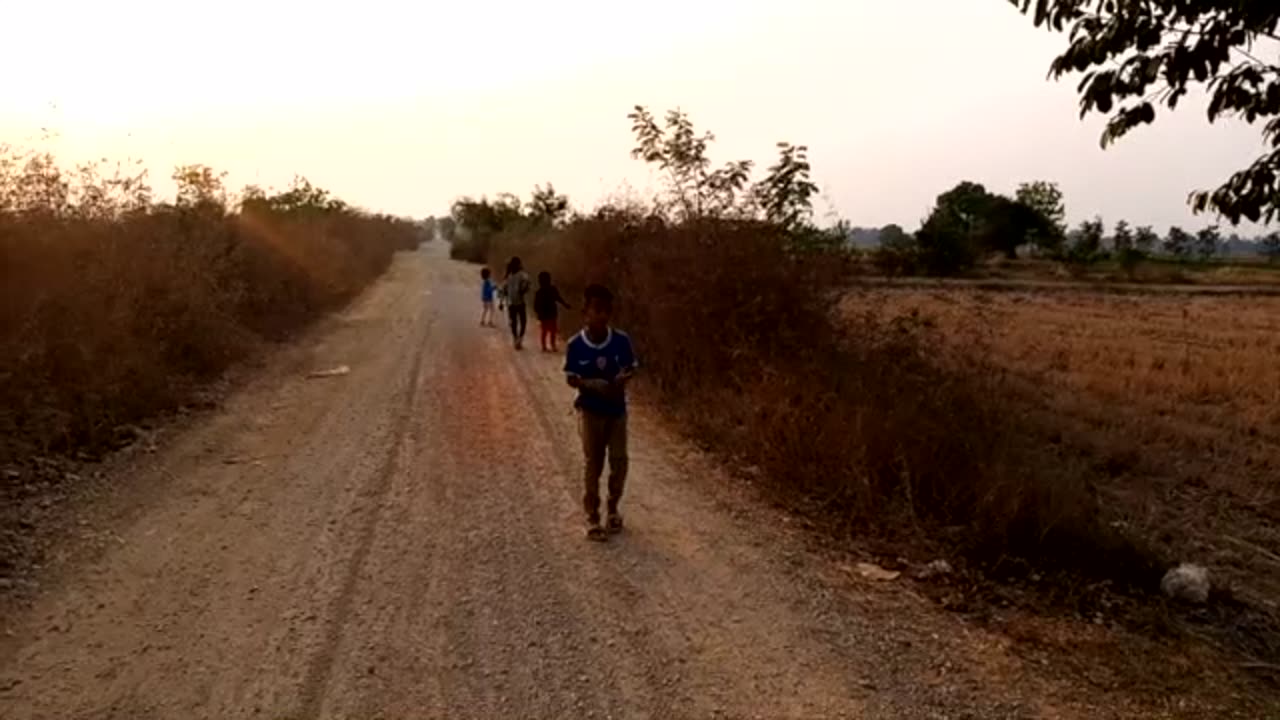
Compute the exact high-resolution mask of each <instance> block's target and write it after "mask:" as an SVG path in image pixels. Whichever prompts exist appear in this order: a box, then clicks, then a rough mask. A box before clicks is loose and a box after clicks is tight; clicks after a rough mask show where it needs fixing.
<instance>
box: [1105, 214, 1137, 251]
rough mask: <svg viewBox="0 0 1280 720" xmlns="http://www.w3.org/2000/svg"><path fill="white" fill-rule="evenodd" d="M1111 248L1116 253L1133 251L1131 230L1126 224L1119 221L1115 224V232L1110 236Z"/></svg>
mask: <svg viewBox="0 0 1280 720" xmlns="http://www.w3.org/2000/svg"><path fill="white" fill-rule="evenodd" d="M1111 247H1112V248H1113V249H1114V250H1116V251H1117V252H1119V251H1123V250H1133V249H1134V243H1133V229H1132V228H1131V227H1129V223H1128V222H1126V221H1124V220H1121V221H1120V222H1117V223H1116V229H1115V232H1114V233H1112V235H1111Z"/></svg>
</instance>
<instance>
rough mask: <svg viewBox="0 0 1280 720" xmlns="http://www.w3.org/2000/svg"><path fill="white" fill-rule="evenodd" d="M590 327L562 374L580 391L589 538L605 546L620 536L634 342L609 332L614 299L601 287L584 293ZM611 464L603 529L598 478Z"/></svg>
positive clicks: (570, 351)
mask: <svg viewBox="0 0 1280 720" xmlns="http://www.w3.org/2000/svg"><path fill="white" fill-rule="evenodd" d="M584 300H585V302H584V303H583V314H584V315H585V318H586V327H584V328H583V329H582V332H580V333H578V334H577V335H575V336H574V337H573V339H572V340H570V341H569V346H568V348H567V350H566V352H565V360H564V372H565V376H566V377H567V378H568V381H569V386H570V387H573V388H575V389H577V391H578V398H577V400H576V401H575V402H574V407H575V408H577V409H578V432H579V434H580V435H581V439H582V454H583V461H584V468H583V481H584V484H585V493H584V494H583V498H582V507H583V510H584V511H585V512H586V515H587V538H588V539H590V540H596V541H604V540H607V539H608V533H610V532H615V533H616V532H620V531H621V530H622V515H621V514H619V513H618V501H619V500H621V499H622V490H623V487H624V486H625V485H626V481H627V394H626V387H627V382H628V381H629V380H630V379H631V377H632V375H633V373H634V372H635V369H636V366H637V362H636V357H635V352H634V350H633V349H632V347H631V338H630V337H628V336H627V334H626V333H624V332H622V331H621V330H617V329H615V328H613V327H610V325H609V320H610V318H611V317H612V315H613V293H611V292H609V289H608V288H606V287H604V286H603V285H591V286H589V287H587V290H586V292H585V293H584ZM606 455H607V456H608V459H609V496H608V500H607V504H606V506H605V507H606V512H607V514H606V517H605V524H604V526H603V527H601V525H600V474H601V473H602V472H603V471H604V462H605V456H606Z"/></svg>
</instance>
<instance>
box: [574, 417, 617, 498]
mask: <svg viewBox="0 0 1280 720" xmlns="http://www.w3.org/2000/svg"><path fill="white" fill-rule="evenodd" d="M578 434H579V435H581V436H582V454H583V460H584V470H583V477H582V479H583V483H584V484H585V489H586V492H585V493H584V494H583V496H582V509H583V510H584V511H586V513H587V520H588V521H590V522H599V521H600V474H601V473H602V472H603V471H604V460H605V455H606V454H607V455H608V457H609V499H608V505H607V508H608V511H609V512H610V513H616V512H617V511H618V501H619V500H621V499H622V490H623V488H624V487H625V486H626V483H627V416H626V415H619V416H617V417H612V416H609V415H597V414H595V413H592V412H587V411H586V410H579V411H578Z"/></svg>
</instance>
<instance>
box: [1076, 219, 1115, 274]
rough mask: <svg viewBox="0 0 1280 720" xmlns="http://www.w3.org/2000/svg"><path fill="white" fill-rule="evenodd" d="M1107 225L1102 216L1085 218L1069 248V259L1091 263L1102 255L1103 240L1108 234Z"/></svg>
mask: <svg viewBox="0 0 1280 720" xmlns="http://www.w3.org/2000/svg"><path fill="white" fill-rule="evenodd" d="M1106 233H1107V230H1106V225H1105V224H1103V222H1102V218H1100V217H1095V218H1094V219H1092V220H1085V221H1084V222H1082V223H1080V227H1079V228H1078V229H1076V231H1075V233H1074V238H1073V239H1072V243H1071V247H1070V248H1069V249H1068V250H1067V256H1068V259H1069V260H1071V261H1072V262H1077V263H1091V262H1094V261H1096V260H1098V258H1100V257H1101V256H1102V240H1103V238H1104V237H1105V236H1106Z"/></svg>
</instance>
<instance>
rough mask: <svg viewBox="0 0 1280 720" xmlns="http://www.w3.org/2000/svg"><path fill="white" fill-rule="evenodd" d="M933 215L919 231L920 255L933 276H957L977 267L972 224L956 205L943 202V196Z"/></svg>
mask: <svg viewBox="0 0 1280 720" xmlns="http://www.w3.org/2000/svg"><path fill="white" fill-rule="evenodd" d="M938 200H939V203H938V205H936V206H935V207H934V209H933V211H932V212H931V213H929V217H928V218H926V219H925V221H924V223H923V224H922V225H921V226H920V229H919V230H918V231H916V236H915V239H916V257H917V259H918V260H919V263H920V266H921V269H922V270H924V271H925V272H926V273H928V274H930V275H954V274H957V273H960V272H963V271H965V270H968V269H969V268H971V267H973V266H974V264H975V263H976V262H977V260H978V249H977V248H976V247H974V243H973V231H972V227H971V226H970V225H969V224H968V223H967V222H966V218H965V217H964V216H963V215H962V214H961V213H960V212H958V211H957V210H956V209H955V208H954V207H951V206H948V205H945V204H943V203H942V196H939V198H938Z"/></svg>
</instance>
